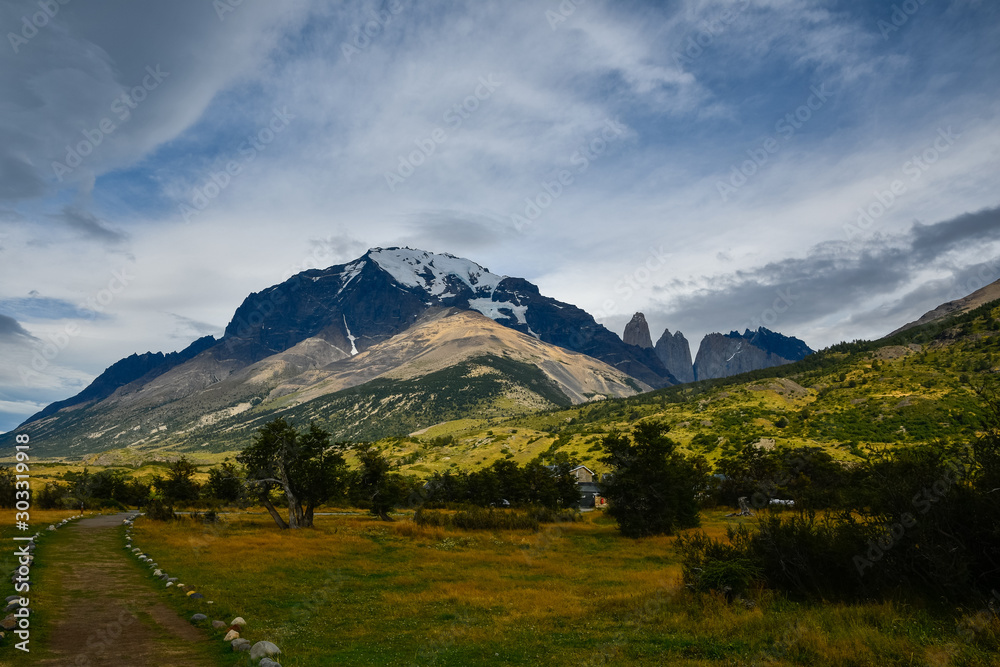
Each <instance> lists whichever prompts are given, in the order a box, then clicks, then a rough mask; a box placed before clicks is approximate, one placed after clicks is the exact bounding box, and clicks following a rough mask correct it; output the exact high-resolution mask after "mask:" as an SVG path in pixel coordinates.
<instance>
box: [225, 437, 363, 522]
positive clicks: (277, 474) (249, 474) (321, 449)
mask: <svg viewBox="0 0 1000 667" xmlns="http://www.w3.org/2000/svg"><path fill="white" fill-rule="evenodd" d="M341 449H342V445H340V444H338V445H335V446H331V445H330V434H329V433H327V432H326V431H324V430H322V429H321V428H319V427H317V426H316V424H315V423H313V424H310V425H309V430H308V431H305V432H304V433H299V432H298V431H296V430H295V428H294V427H293V426H292V425H291V424H289V423H288V422H286V421H285V420H284V419H283V418H279V419H275V420H273V421H271V422H268V423H267V424H265V425H264V426H263V427H262V428H261V429H260V430H259V431H258V433H257V435H256V436H255V437H254V442H253V444H251V445H250V446H248V447H247V448H246V449H244V450H243V451H242V452H240V454H239V455H238V456H237V457H236V460H237V461H238V462H239V463H241V464H242V465H243V466H244V467H245V469H246V478H247V485H248V487H249V488H250V489H251V490H252V492H253V494H254V495H255V496H256V498H257V500H259V501H260V502H261V503H262V504H263V505H264V507H266V508H267V510H268V512H269V513H270V514H271V517H272V518H273V519H274V522H275V523H276V524H278V527H280V528H282V529H284V528H300V527H310V526H312V523H313V511H314V510H315V508H316V506H317V505H319V504H320V503H323V502H326V501H327V500H329V499H331V498H334V497H337V496H340V495H343V494H344V490H345V480H346V477H347V464H346V462H345V461H344V456H343V454H342V453H341V451H340V450H341ZM274 489H278V490H280V491H281V492H282V493H283V494H284V496H285V502H286V503H287V504H288V522H287V523H286V522H285V521H284V520H283V519H282V518H281V515H279V514H278V512H277V510H276V509H275V508H274V505H273V504H272V503H271V500H270V493H271V491H272V490H274Z"/></svg>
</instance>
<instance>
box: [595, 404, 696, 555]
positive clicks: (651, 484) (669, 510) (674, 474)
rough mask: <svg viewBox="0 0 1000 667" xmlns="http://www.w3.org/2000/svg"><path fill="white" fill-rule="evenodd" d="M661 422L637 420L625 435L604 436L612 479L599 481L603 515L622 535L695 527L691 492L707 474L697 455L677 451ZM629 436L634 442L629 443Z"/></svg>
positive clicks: (606, 458) (660, 532) (693, 492)
mask: <svg viewBox="0 0 1000 667" xmlns="http://www.w3.org/2000/svg"><path fill="white" fill-rule="evenodd" d="M668 430H669V427H668V426H667V425H666V424H663V423H661V422H641V423H639V424H637V425H636V426H635V428H634V429H633V431H632V439H629V437H628V436H627V435H622V434H619V433H611V434H609V435H607V436H606V437H605V438H604V442H603V446H604V451H605V452H606V453H607V455H606V456H605V457H604V458H602V459H601V461H602V462H603V463H606V464H608V465H609V466H610V467H611V479H610V480H609V481H605V482H604V484H603V495H604V496H605V497H606V498H607V499H608V514H609V515H610V516H611V517H613V518H614V519H615V520H616V521H617V522H618V529H619V530H620V531H621V533H622V535H625V536H626V537H643V536H646V535H657V534H666V535H670V534H672V533H673V531H674V530H675V529H678V528H690V527H693V526H697V525H698V523H699V518H698V504H697V501H696V496H697V494H698V493H699V492H701V491H702V490H703V489H704V488H705V487H706V485H707V478H708V475H707V473H706V470H705V469H704V467H703V466H702V465H700V463H699V461H698V460H697V459H688V458H685V457H684V456H682V455H680V454H679V453H677V452H676V451H675V450H676V448H677V444H676V443H675V442H674V441H673V440H671V439H670V438H668V437H667V436H666V433H667V431H668ZM633 440H634V442H633Z"/></svg>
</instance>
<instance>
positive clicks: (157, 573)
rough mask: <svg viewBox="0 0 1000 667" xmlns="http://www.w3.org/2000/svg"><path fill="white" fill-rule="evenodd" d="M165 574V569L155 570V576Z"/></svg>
mask: <svg viewBox="0 0 1000 667" xmlns="http://www.w3.org/2000/svg"><path fill="white" fill-rule="evenodd" d="M161 574H163V570H153V576H154V577H158V576H160V575H161Z"/></svg>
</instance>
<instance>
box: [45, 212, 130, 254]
mask: <svg viewBox="0 0 1000 667" xmlns="http://www.w3.org/2000/svg"><path fill="white" fill-rule="evenodd" d="M49 218H50V219H52V220H55V221H57V222H59V223H62V224H63V225H65V226H66V227H69V228H70V229H72V230H73V231H76V232H79V233H80V234H81V235H82V236H83V237H85V238H87V239H89V240H92V241H98V242H101V243H107V244H111V245H114V244H118V243H122V242H123V241H125V240H126V239H128V234H126V233H125V232H123V231H120V230H117V229H113V228H111V227H109V226H108V225H106V224H105V223H104V222H103V221H101V220H100V219H98V218H97V217H96V216H95V215H93V214H92V213H90V212H89V211H84V210H83V209H80V208H76V207H73V206H66V207H65V208H63V210H62V212H61V213H57V214H53V215H49Z"/></svg>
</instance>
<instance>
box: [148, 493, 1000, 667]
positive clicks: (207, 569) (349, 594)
mask: <svg viewBox="0 0 1000 667" xmlns="http://www.w3.org/2000/svg"><path fill="white" fill-rule="evenodd" d="M703 519H704V520H703V528H702V529H703V530H705V531H706V532H708V533H709V534H710V535H713V536H722V535H724V533H725V529H726V526H727V524H728V523H729V522H733V521H753V519H727V518H725V516H724V513H723V512H722V511H710V512H707V513H705V514H704V515H703ZM134 537H135V543H136V544H137V545H139V546H141V547H142V548H143V549H144V550H146V551H147V553H149V554H151V555H152V556H153V557H154V558H155V559H156V561H157V562H158V563H159V565H160V566H161V567H162V568H164V569H165V570H166V571H167V572H169V573H170V574H171V575H172V576H178V577H180V579H181V582H182V583H185V584H188V585H190V586H194V587H195V588H196V589H197V590H198V591H199V592H201V593H203V594H204V595H205V596H206V600H213V601H214V605H213V606H212V607H211V612H210V613H212V615H213V617H222V616H226V617H229V616H231V615H242V616H243V617H244V618H246V619H247V621H248V623H249V625H248V627H247V631H246V632H245V633H244V636H245V637H247V638H249V639H250V640H251V641H257V640H259V639H268V640H271V641H274V642H275V643H277V644H278V645H279V646H280V647H281V648H282V649H283V650H284V651H285V655H284V656H283V657H282V660H281V663H282V664H283V665H285V666H286V667H291V666H305V665H329V664H343V665H411V664H417V665H425V664H426V665H431V664H434V665H469V664H486V663H489V664H508V665H538V664H546V665H604V664H628V665H654V664H655V665H660V664H671V665H692V666H694V665H718V664H727V665H859V666H860V665H875V664H878V665H935V666H936V665H969V666H973V665H976V666H979V665H982V666H986V665H995V664H997V662H996V660H997V658H996V653H994V652H993V651H995V650H996V649H997V645H996V637H997V628H996V627H995V625H994V627H992V628H988V627H980V626H978V625H977V626H975V629H976V632H972V633H970V632H968V631H967V628H968V627H970V626H969V624H968V623H966V624H965V625H963V626H961V627H959V626H957V625H956V623H957V622H960V621H961V614H957V613H956V612H955V610H930V609H924V608H917V607H913V606H909V605H899V604H887V603H885V604H883V603H880V604H870V605H840V604H823V605H809V604H802V603H797V602H794V601H789V600H787V599H784V598H782V597H780V596H775V595H773V594H771V593H768V592H760V593H758V594H756V595H754V596H752V597H753V599H751V600H745V601H744V600H737V601H735V602H727V601H726V600H724V599H722V598H720V597H715V596H712V595H700V596H699V595H694V594H692V593H689V592H687V591H685V590H684V589H683V587H682V585H681V583H680V579H681V577H680V564H679V560H678V556H677V554H676V552H675V550H674V548H673V541H674V538H672V537H655V538H647V539H642V540H630V539H624V538H622V537H620V536H619V535H618V532H617V530H616V528H615V526H614V524H613V522H612V521H610V520H609V519H608V518H607V517H605V516H603V514H602V513H600V512H590V513H587V514H585V515H584V518H583V520H582V521H579V522H574V523H566V524H553V525H547V526H543V528H542V530H541V531H539V532H538V533H533V532H530V531H504V532H489V531H468V532H466V531H460V530H452V529H444V528H430V527H420V526H417V525H416V524H414V523H413V522H412V520H411V519H410V517H409V516H406V515H404V516H402V517H401V518H400V519H399V520H397V521H394V522H391V523H385V522H381V521H378V520H376V519H374V518H371V517H368V516H365V515H362V514H339V515H335V516H319V517H317V518H316V527H315V528H314V529H311V530H310V529H306V530H301V531H286V532H280V531H278V529H277V528H276V527H275V525H274V523H273V522H272V520H271V519H270V518H269V517H268V516H267V515H266V514H258V513H240V514H230V515H224V519H223V521H222V522H220V523H219V524H215V525H205V524H203V523H200V522H198V521H196V520H192V519H190V518H185V519H182V520H179V521H175V522H168V523H161V522H154V521H150V520H148V519H145V518H143V519H140V520H138V521H137V522H136V527H135V530H134ZM151 582H152V578H151ZM167 595H170V596H171V598H172V600H173V604H174V605H176V606H177V607H178V608H179V610H180V611H181V612H183V613H192V612H193V611H195V610H202V611H204V610H205V609H206V606H205V605H202V604H199V603H198V602H197V601H191V600H188V599H187V598H185V597H183V596H182V595H179V594H177V593H168V594H167ZM974 611H975V610H969V613H973V612H974ZM227 620H228V618H227ZM961 628H966V632H965V633H964V634H963V633H961V632H959V630H960V629H961ZM220 641H221V635H220Z"/></svg>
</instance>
